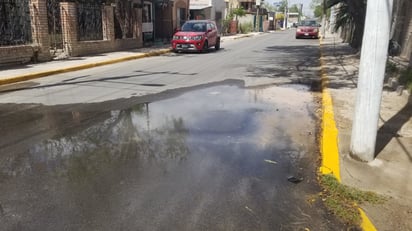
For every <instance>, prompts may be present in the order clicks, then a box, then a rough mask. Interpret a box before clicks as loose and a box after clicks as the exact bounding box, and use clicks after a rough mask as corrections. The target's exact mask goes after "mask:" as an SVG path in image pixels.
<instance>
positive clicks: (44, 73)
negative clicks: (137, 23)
mask: <svg viewBox="0 0 412 231" xmlns="http://www.w3.org/2000/svg"><path fill="white" fill-rule="evenodd" d="M169 52H171V49H161V50H158V51H150V52H147V53H141V54H137V55H130V56H126V57H122V58H115V59H110V60H106V61H100V62H95V63H88V64H82V65H77V66H72V67H67V68H58V69H54V70H48V71H42V72H37V73H30V74H25V75H20V76H11V77H9V78H6V79H0V85H4V84H10V83H16V82H21V81H27V80H31V79H36V78H40V77H45V76H49V75H55V74H61V73H66V72H71V71H78V70H83V69H88V68H92V67H98V66H103V65H109V64H114V63H120V62H124V61H129V60H134V59H141V58H145V57H150V56H159V55H162V54H166V53H169Z"/></svg>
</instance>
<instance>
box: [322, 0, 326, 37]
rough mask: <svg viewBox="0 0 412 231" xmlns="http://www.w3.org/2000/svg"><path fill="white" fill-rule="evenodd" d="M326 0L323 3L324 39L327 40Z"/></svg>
mask: <svg viewBox="0 0 412 231" xmlns="http://www.w3.org/2000/svg"><path fill="white" fill-rule="evenodd" d="M325 34H326V0H323V3H322V38H326V35H325Z"/></svg>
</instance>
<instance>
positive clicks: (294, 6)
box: [289, 4, 300, 13]
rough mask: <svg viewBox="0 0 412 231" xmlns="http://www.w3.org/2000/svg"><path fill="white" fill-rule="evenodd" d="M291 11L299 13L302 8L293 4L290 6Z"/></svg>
mask: <svg viewBox="0 0 412 231" xmlns="http://www.w3.org/2000/svg"><path fill="white" fill-rule="evenodd" d="M289 12H291V13H299V12H300V10H299V7H298V5H296V4H293V5H292V6H291V7H289Z"/></svg>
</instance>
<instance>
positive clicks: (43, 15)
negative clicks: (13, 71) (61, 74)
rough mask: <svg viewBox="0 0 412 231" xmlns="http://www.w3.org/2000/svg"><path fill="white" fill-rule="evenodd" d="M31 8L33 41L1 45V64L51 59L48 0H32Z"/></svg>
mask: <svg viewBox="0 0 412 231" xmlns="http://www.w3.org/2000/svg"><path fill="white" fill-rule="evenodd" d="M29 8H30V19H31V27H32V28H31V32H32V40H33V42H32V44H29V45H19V46H5V47H0V66H5V65H10V64H21V63H27V62H30V61H34V62H37V61H49V60H50V59H51V56H50V42H49V37H48V36H49V35H48V30H47V8H46V0H32V1H31V4H30V6H29ZM45 28H46V29H45Z"/></svg>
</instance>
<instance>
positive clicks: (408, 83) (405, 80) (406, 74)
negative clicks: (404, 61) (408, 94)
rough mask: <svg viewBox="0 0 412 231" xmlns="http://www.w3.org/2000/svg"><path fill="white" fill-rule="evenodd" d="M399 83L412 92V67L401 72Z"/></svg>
mask: <svg viewBox="0 0 412 231" xmlns="http://www.w3.org/2000/svg"><path fill="white" fill-rule="evenodd" d="M399 83H400V84H402V85H404V86H405V87H406V88H407V89H409V90H410V91H412V67H409V68H407V69H405V70H402V71H401V73H400V76H399Z"/></svg>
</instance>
